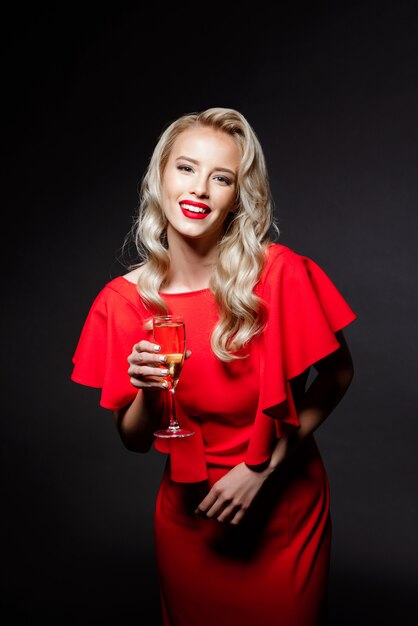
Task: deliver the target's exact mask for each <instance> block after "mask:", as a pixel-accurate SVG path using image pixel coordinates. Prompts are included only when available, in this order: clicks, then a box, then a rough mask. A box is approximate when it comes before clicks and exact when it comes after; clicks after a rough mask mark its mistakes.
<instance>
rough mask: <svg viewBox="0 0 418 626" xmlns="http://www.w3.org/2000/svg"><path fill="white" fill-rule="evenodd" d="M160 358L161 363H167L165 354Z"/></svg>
mask: <svg viewBox="0 0 418 626" xmlns="http://www.w3.org/2000/svg"><path fill="white" fill-rule="evenodd" d="M158 358H159V360H160V361H161V363H165V361H166V356H165V354H162V355H161V356H159V357H158Z"/></svg>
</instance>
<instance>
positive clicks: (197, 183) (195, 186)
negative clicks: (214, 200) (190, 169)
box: [191, 173, 209, 198]
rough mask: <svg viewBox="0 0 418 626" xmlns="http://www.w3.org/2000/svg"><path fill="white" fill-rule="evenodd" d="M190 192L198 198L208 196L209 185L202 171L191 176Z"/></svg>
mask: <svg viewBox="0 0 418 626" xmlns="http://www.w3.org/2000/svg"><path fill="white" fill-rule="evenodd" d="M191 193H192V194H194V195H196V196H197V197H198V198H207V197H208V196H209V187H208V181H207V177H206V176H205V175H204V174H203V173H202V174H198V175H196V176H195V177H194V178H193V183H192V187H191Z"/></svg>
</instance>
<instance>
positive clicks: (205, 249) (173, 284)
mask: <svg viewBox="0 0 418 626" xmlns="http://www.w3.org/2000/svg"><path fill="white" fill-rule="evenodd" d="M167 241H168V253H169V256H170V274H169V280H168V283H167V285H166V286H165V287H164V290H165V291H167V289H169V290H172V291H173V292H175V291H196V290H199V289H206V288H207V287H208V286H209V281H210V278H211V276H212V274H213V271H214V267H215V264H216V260H217V257H218V249H217V238H216V239H214V240H213V241H208V240H207V239H206V238H205V239H187V238H185V237H179V236H178V235H177V234H176V233H175V232H173V231H171V230H170V229H168V231H167Z"/></svg>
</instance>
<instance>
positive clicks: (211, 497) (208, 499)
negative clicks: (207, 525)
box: [195, 489, 218, 515]
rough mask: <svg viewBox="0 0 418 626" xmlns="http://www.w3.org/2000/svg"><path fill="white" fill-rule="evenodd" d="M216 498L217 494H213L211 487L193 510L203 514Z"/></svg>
mask: <svg viewBox="0 0 418 626" xmlns="http://www.w3.org/2000/svg"><path fill="white" fill-rule="evenodd" d="M217 498H218V496H217V494H215V492H214V491H213V489H211V490H210V491H209V493H208V495H207V496H206V498H204V499H203V500H202V502H201V503H200V504H199V506H198V507H197V509H196V510H195V513H196V514H201V515H202V514H203V515H205V514H206V512H207V511H209V509H210V508H211V507H212V506H213V505H214V504H215V502H216V500H217Z"/></svg>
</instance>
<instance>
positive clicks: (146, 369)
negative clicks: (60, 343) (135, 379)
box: [128, 365, 169, 382]
mask: <svg viewBox="0 0 418 626" xmlns="http://www.w3.org/2000/svg"><path fill="white" fill-rule="evenodd" d="M128 374H129V376H140V377H141V378H144V377H148V376H152V377H153V379H154V380H155V379H158V378H159V379H161V377H163V376H168V374H169V370H168V369H166V368H163V367H161V368H160V367H150V366H148V365H131V367H130V368H129V369H128ZM160 382H161V380H160Z"/></svg>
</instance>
